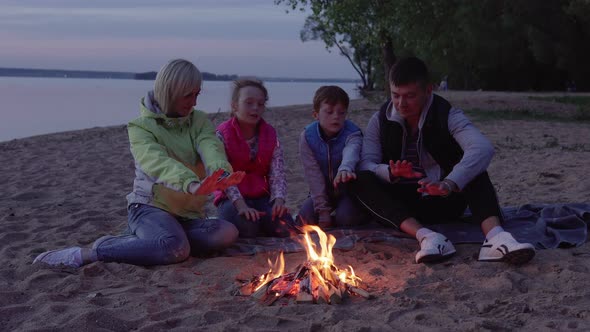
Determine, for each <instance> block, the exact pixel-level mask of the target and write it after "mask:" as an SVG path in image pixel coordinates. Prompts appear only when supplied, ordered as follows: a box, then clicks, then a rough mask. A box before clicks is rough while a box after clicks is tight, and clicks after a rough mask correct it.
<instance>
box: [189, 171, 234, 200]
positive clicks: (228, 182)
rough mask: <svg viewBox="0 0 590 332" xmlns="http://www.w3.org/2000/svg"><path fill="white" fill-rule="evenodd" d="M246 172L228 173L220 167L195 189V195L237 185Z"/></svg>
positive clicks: (207, 193) (206, 193)
mask: <svg viewBox="0 0 590 332" xmlns="http://www.w3.org/2000/svg"><path fill="white" fill-rule="evenodd" d="M245 175H246V173H244V172H242V171H238V172H233V173H231V174H229V173H227V172H226V171H224V170H223V169H221V168H220V169H218V170H216V171H215V172H213V174H211V175H209V176H208V177H206V178H205V179H204V180H203V182H201V185H200V186H199V188H198V189H197V190H196V191H195V193H194V194H195V195H209V194H211V193H213V192H214V191H216V190H222V191H223V190H225V189H227V187H231V186H235V185H237V184H239V183H240V182H242V179H243V178H244V176H245Z"/></svg>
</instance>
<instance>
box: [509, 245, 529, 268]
mask: <svg viewBox="0 0 590 332" xmlns="http://www.w3.org/2000/svg"><path fill="white" fill-rule="evenodd" d="M533 257H535V250H534V249H520V250H515V251H512V252H509V253H507V254H506V255H505V256H504V260H505V261H506V262H508V263H510V264H514V265H521V264H524V263H526V262H528V261H530V260H531V259H533Z"/></svg>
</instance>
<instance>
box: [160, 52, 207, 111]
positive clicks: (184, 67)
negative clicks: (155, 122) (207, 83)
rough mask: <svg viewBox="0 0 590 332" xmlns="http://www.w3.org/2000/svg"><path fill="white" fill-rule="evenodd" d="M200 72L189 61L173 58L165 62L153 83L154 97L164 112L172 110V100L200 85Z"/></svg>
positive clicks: (201, 79)
mask: <svg viewBox="0 0 590 332" xmlns="http://www.w3.org/2000/svg"><path fill="white" fill-rule="evenodd" d="M202 81H203V78H202V76H201V72H200V71H199V69H197V67H196V66H195V65H193V64H192V63H191V62H190V61H187V60H184V59H174V60H171V61H170V62H168V63H167V64H165V65H164V66H163V67H162V68H161V69H160V71H159V72H158V75H156V82H155V83H154V98H155V99H156V101H157V102H158V105H159V106H160V109H161V110H162V112H164V114H168V113H170V112H173V111H174V110H172V109H171V108H172V107H173V105H174V101H175V100H177V99H178V98H180V97H183V96H185V95H187V94H189V93H190V92H191V91H192V90H193V89H195V88H196V87H199V88H200V87H201V83H202Z"/></svg>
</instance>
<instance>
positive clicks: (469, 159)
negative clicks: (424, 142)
mask: <svg viewBox="0 0 590 332" xmlns="http://www.w3.org/2000/svg"><path fill="white" fill-rule="evenodd" d="M449 132H450V133H451V135H453V137H454V138H455V140H456V141H457V143H459V145H460V146H461V148H462V149H463V158H461V161H459V163H458V164H457V165H455V167H453V170H452V171H451V173H449V175H447V177H446V178H447V179H449V180H451V181H453V182H455V183H456V184H457V186H459V189H463V188H464V187H465V186H466V185H467V184H468V183H469V182H471V181H472V180H473V179H475V177H476V176H478V175H479V174H481V173H483V172H484V171H485V170H486V169H487V168H488V166H489V165H490V162H491V160H492V157H493V156H494V146H493V145H492V143H491V142H490V140H488V139H487V138H486V137H485V136H484V135H483V134H482V133H481V132H480V131H479V129H477V128H476V127H475V126H474V125H473V124H472V123H471V121H469V119H467V117H466V116H465V114H463V111H461V110H460V109H456V108H452V109H451V110H450V112H449Z"/></svg>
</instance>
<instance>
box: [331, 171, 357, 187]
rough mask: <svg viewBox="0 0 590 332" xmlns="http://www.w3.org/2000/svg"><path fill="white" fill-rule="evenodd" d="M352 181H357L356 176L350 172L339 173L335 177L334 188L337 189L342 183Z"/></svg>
mask: <svg viewBox="0 0 590 332" xmlns="http://www.w3.org/2000/svg"><path fill="white" fill-rule="evenodd" d="M350 180H356V174H354V172H349V171H339V172H338V173H337V174H336V177H334V183H333V184H334V188H337V187H338V185H339V184H340V183H345V182H348V181H350Z"/></svg>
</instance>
